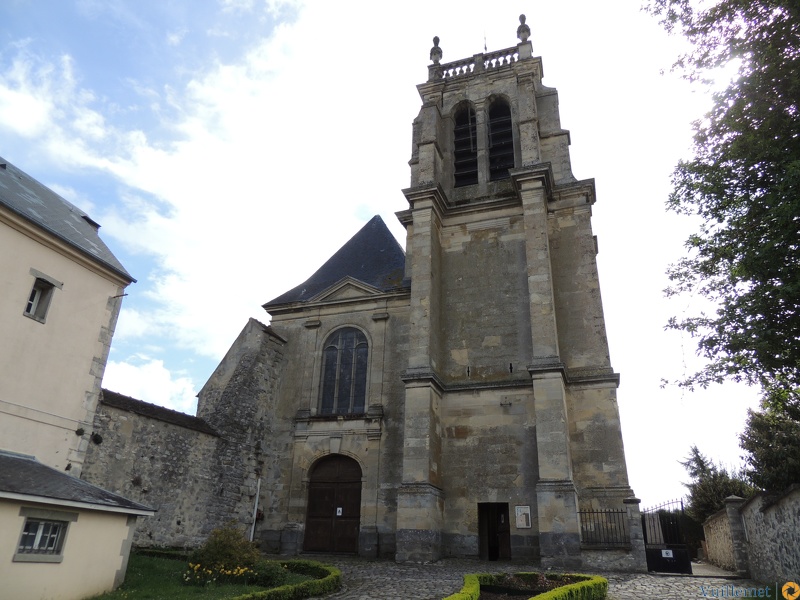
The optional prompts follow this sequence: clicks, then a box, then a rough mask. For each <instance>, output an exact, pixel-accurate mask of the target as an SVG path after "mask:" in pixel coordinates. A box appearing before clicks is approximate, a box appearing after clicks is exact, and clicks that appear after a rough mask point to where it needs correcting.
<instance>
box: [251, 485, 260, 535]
mask: <svg viewBox="0 0 800 600" xmlns="http://www.w3.org/2000/svg"><path fill="white" fill-rule="evenodd" d="M260 495H261V477H259V478H258V481H257V482H256V501H255V503H254V504H253V526H252V527H250V541H251V542H252V541H253V538H254V537H255V535H256V516H257V515H258V497H259V496H260Z"/></svg>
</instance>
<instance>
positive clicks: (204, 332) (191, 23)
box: [0, 0, 758, 507]
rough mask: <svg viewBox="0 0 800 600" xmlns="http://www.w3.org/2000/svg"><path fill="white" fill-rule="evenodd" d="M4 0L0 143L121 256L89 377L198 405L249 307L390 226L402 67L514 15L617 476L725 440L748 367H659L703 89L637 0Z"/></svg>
mask: <svg viewBox="0 0 800 600" xmlns="http://www.w3.org/2000/svg"><path fill="white" fill-rule="evenodd" d="M477 7H478V4H477V3H476V4H474V5H470V4H469V3H464V2H451V1H449V0H441V1H439V2H430V1H424V2H421V1H417V0H409V1H406V2H403V3H402V4H401V3H388V2H386V3H384V2H357V1H348V0H339V1H337V2H330V1H325V0H318V1H314V0H309V1H307V2H303V1H290V0H287V1H282V0H158V1H156V0H151V1H145V2H142V1H141V0H138V1H137V2H134V1H132V0H4V1H3V2H2V3H0V155H1V156H3V157H4V158H5V159H7V160H8V161H10V162H11V163H13V164H14V165H16V166H17V167H19V168H21V169H22V170H23V171H25V172H27V173H28V174H30V175H31V176H33V177H35V178H36V179H38V180H39V181H41V182H42V183H44V184H45V185H47V186H49V187H50V188H52V189H53V190H55V191H56V192H58V193H59V194H61V195H62V196H63V197H65V198H66V199H68V200H69V201H70V202H72V203H74V204H76V205H77V206H79V207H80V208H82V209H83V210H85V211H86V212H87V213H88V214H89V215H90V216H91V217H92V218H93V219H94V220H95V221H97V222H99V223H100V225H101V226H102V227H101V229H100V234H101V236H102V237H103V239H104V240H105V242H106V243H107V244H108V245H109V247H110V248H111V249H112V251H113V252H114V253H115V254H116V256H117V257H118V258H119V259H120V261H121V262H122V264H124V265H125V267H126V268H127V269H128V271H129V272H130V273H131V274H132V275H133V276H134V277H135V278H136V279H137V283H135V284H133V285H131V286H129V287H128V289H127V293H128V295H127V297H126V298H125V301H124V303H123V308H122V312H121V314H120V318H119V322H118V326H117V330H116V334H115V337H114V341H113V345H112V349H111V354H110V357H109V362H108V366H107V369H106V374H105V378H104V382H103V385H104V387H106V388H108V389H111V390H114V391H117V392H120V393H123V394H126V395H129V396H133V397H135V398H138V399H141V400H145V401H148V402H153V403H155V404H159V405H163V406H167V407H170V408H173V409H175V410H180V411H184V412H189V413H193V412H194V410H195V408H196V397H195V396H196V394H197V392H198V391H199V390H200V388H201V387H202V386H203V384H204V383H205V381H206V380H207V379H208V378H209V377H210V375H211V373H212V371H213V370H214V368H215V367H216V365H217V364H218V363H219V361H220V359H221V358H222V357H223V356H224V354H225V352H226V351H227V349H228V348H229V347H230V345H231V344H232V343H233V341H234V340H235V338H236V336H237V335H238V333H239V331H240V330H241V329H242V328H243V327H244V325H245V324H246V322H247V320H248V318H249V317H254V318H256V319H259V320H260V321H262V322H264V323H267V322H268V321H269V315H268V314H267V313H266V312H265V311H264V310H263V309H262V308H261V305H262V304H264V303H265V302H267V301H269V300H271V299H272V298H274V297H276V296H278V295H280V294H281V293H283V292H285V291H286V290H289V289H291V288H292V287H294V286H295V285H297V284H299V283H301V282H302V281H304V280H305V279H307V278H308V277H309V276H310V275H311V274H312V273H313V272H314V271H315V270H316V269H317V268H318V267H319V266H321V265H322V263H323V262H324V261H325V260H326V259H327V258H328V257H329V256H331V255H332V254H333V253H334V252H335V251H336V250H337V249H338V248H339V247H341V246H342V245H343V244H344V243H345V242H346V241H347V240H348V239H349V238H350V237H352V235H354V234H355V233H356V232H357V231H358V230H359V229H360V228H361V227H362V226H363V225H364V224H365V223H366V222H367V221H368V220H369V219H370V218H371V217H372V216H374V215H376V214H380V215H381V217H382V218H383V220H384V221H385V222H386V223H387V225H388V226H389V227H390V229H391V230H392V232H393V233H394V234H395V235H396V236H397V238H398V240H399V241H400V242H401V245H404V231H403V228H402V226H400V224H399V223H398V221H397V219H396V217H395V215H394V213H395V212H397V211H399V210H404V209H405V208H407V206H408V204H407V201H406V200H405V198H404V196H403V194H402V192H401V190H402V189H403V188H406V187H408V185H409V177H410V172H409V167H408V160H409V159H410V156H411V123H412V120H413V119H414V117H415V116H416V114H417V112H418V111H419V108H420V99H419V95H418V93H417V91H416V87H415V86H416V85H417V84H419V83H423V82H424V81H425V80H426V79H427V65H428V64H429V62H430V61H429V58H428V57H429V51H430V47H431V45H432V38H433V36H434V35H437V36H439V37H440V38H441V42H440V47H441V48H442V50H443V52H444V57H443V59H442V62H449V61H453V60H457V59H460V58H465V57H469V56H472V55H473V54H475V53H477V52H480V51H482V50H483V48H484V44H485V45H486V47H487V48H488V49H489V50H490V51H491V50H499V49H502V48H507V47H510V46H513V45H515V44H516V43H517V39H516V29H517V26H518V24H519V21H518V16H519V14H520V13H525V14H526V15H527V17H528V18H527V23H528V25H529V26H530V28H531V41H532V44H533V52H534V55H537V56H541V57H542V60H543V65H544V79H543V82H544V84H545V85H547V86H550V87H556V88H557V89H558V91H559V103H560V110H561V123H562V126H563V127H564V128H566V129H569V130H570V132H571V141H572V144H571V149H570V151H571V156H572V168H573V173H574V175H575V176H576V177H577V178H578V179H588V178H594V179H595V181H596V188H597V203H596V204H595V206H594V207H593V228H594V233H595V234H596V235H597V238H598V246H599V254H598V257H597V260H598V268H599V271H600V282H601V290H602V295H603V304H604V309H605V316H606V326H607V330H608V337H609V344H610V349H611V360H612V365H613V367H614V369H615V370H616V371H617V372H619V373H620V374H621V385H620V388H619V391H618V396H619V407H620V414H621V418H622V427H623V439H624V443H625V448H626V454H627V461H628V471H629V475H630V479H631V485H632V487H633V489H634V491H635V492H636V495H637V496H638V497H640V498H641V499H642V503H643V506H645V507H646V506H651V505H655V504H658V503H660V502H662V501H665V500H669V499H672V498H677V497H680V496H682V495H684V493H685V488H684V487H683V486H682V482H686V481H687V480H688V476H687V475H686V471H685V469H684V468H683V467H682V466H681V465H680V464H679V461H681V460H682V459H684V458H685V457H686V456H687V455H688V453H689V448H690V446H691V445H693V444H695V445H697V446H698V447H699V448H700V450H701V452H703V453H704V454H706V455H707V456H709V457H710V458H712V459H714V460H716V461H718V462H719V463H720V464H722V465H724V466H726V467H737V466H739V465H740V464H741V456H742V454H743V451H742V450H741V449H740V448H739V447H738V434H739V433H740V432H741V430H742V429H743V427H744V423H745V419H746V411H747V409H748V408H751V407H752V408H756V407H757V404H758V391H757V390H755V389H750V388H747V387H744V386H741V385H733V384H724V385H720V386H715V387H712V388H709V389H707V390H700V391H695V392H690V391H687V390H682V389H680V388H677V387H675V386H674V385H667V386H663V385H662V380H665V379H666V380H674V379H677V378H680V377H682V376H683V375H685V374H687V373H691V372H693V371H694V370H695V369H696V368H697V367H698V366H700V365H701V364H702V362H701V361H700V360H699V359H698V358H697V357H696V355H695V341H694V340H693V339H692V338H691V337H689V336H688V335H686V334H681V333H678V332H674V331H666V330H665V329H664V326H665V324H666V323H667V320H668V319H669V317H670V316H673V315H677V316H680V315H684V314H693V313H694V312H695V311H697V310H699V309H701V308H706V309H707V308H708V307H703V305H702V302H701V300H700V299H698V298H692V297H681V298H670V299H666V298H665V296H664V294H663V290H664V288H665V287H666V286H667V285H668V281H667V278H666V275H665V271H666V269H667V266H668V265H669V264H670V263H671V262H674V261H676V260H678V259H679V258H680V257H681V256H682V255H683V253H684V250H685V249H684V245H683V242H684V240H685V239H686V237H687V236H688V234H689V233H690V232H691V231H692V227H693V225H695V224H696V223H693V222H692V221H691V219H690V218H688V217H679V216H676V215H673V214H670V213H667V212H666V210H665V201H666V199H667V196H668V194H669V191H670V175H671V173H672V171H673V169H674V167H675V165H676V164H677V162H678V161H679V160H680V159H681V158H690V157H691V135H692V129H691V123H692V121H693V120H695V119H698V118H700V117H702V115H703V114H704V113H705V112H706V111H707V110H708V108H709V107H710V95H709V91H708V90H705V89H702V88H699V87H697V86H696V85H690V84H689V83H687V82H685V81H683V80H682V79H680V77H679V76H678V75H677V74H675V73H672V72H670V66H671V64H672V63H673V62H674V60H675V59H676V57H677V55H678V53H679V52H680V51H681V49H682V48H683V46H682V40H680V39H679V38H675V37H670V36H668V35H667V34H666V33H664V32H663V30H662V29H661V28H660V26H659V25H658V23H657V21H656V19H655V18H654V17H652V16H650V15H648V14H647V13H645V12H642V11H641V10H640V8H639V5H638V3H637V2H615V3H607V2H597V1H596V0H559V1H558V2H508V1H505V0H496V1H495V2H492V3H491V5H486V6H483V7H482V8H481V9H480V10H478V8H477Z"/></svg>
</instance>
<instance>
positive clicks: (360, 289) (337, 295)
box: [310, 277, 382, 302]
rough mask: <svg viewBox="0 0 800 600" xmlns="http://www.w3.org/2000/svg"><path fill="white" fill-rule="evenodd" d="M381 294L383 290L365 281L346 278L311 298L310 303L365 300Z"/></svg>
mask: <svg viewBox="0 0 800 600" xmlns="http://www.w3.org/2000/svg"><path fill="white" fill-rule="evenodd" d="M381 293H382V292H381V290H379V289H378V288H376V287H373V286H371V285H368V284H366V283H364V282H363V281H359V280H358V279H354V278H353V277H344V278H342V279H340V280H339V281H337V282H336V283H334V284H333V285H332V286H330V287H327V288H325V289H324V290H322V291H321V292H320V293H319V294H317V295H316V296H314V297H313V298H311V299H310V301H311V302H328V301H332V300H350V299H352V298H364V297H365V296H374V295H376V294H381Z"/></svg>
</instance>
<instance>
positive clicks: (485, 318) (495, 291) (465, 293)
mask: <svg viewBox="0 0 800 600" xmlns="http://www.w3.org/2000/svg"><path fill="white" fill-rule="evenodd" d="M525 275H526V268H525V232H524V230H523V227H522V217H521V215H520V214H519V210H518V209H516V210H513V211H512V210H506V211H496V213H495V218H487V216H486V215H482V216H481V219H480V220H478V219H476V218H475V217H472V218H470V217H468V216H467V217H462V218H460V219H452V220H451V221H450V224H448V226H446V227H445V228H444V229H443V231H442V270H441V279H442V325H443V329H442V332H443V338H444V353H443V355H444V356H443V366H442V369H441V370H440V375H441V376H442V377H443V379H444V380H445V381H447V382H458V383H489V382H496V381H508V380H509V379H517V380H523V381H528V380H529V377H528V374H527V372H526V370H525V368H526V366H527V364H528V362H529V360H530V356H531V352H532V351H531V338H530V333H529V332H530V314H529V312H528V302H529V299H528V285H527V280H526V276H525ZM476 312H479V313H480V318H476V316H477V315H476Z"/></svg>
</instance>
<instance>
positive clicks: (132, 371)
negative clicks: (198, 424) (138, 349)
mask: <svg viewBox="0 0 800 600" xmlns="http://www.w3.org/2000/svg"><path fill="white" fill-rule="evenodd" d="M103 387H104V388H106V389H108V390H111V391H114V392H119V393H121V394H124V395H126V396H131V397H133V398H136V399H137V400H144V401H145V402H150V403H152V404H158V405H159V406H165V407H167V408H171V409H173V410H178V411H181V412H185V413H189V414H195V413H196V412H197V398H196V397H195V396H196V392H195V390H194V384H193V383H192V380H191V379H190V378H188V377H185V376H181V375H178V376H176V375H175V374H173V373H171V372H170V371H169V370H168V369H167V368H166V367H165V366H164V362H163V361H162V360H158V359H153V358H150V357H147V356H141V355H139V356H132V357H129V358H128V359H126V360H125V361H124V362H116V361H109V362H108V364H107V366H106V371H105V375H104V377H103Z"/></svg>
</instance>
